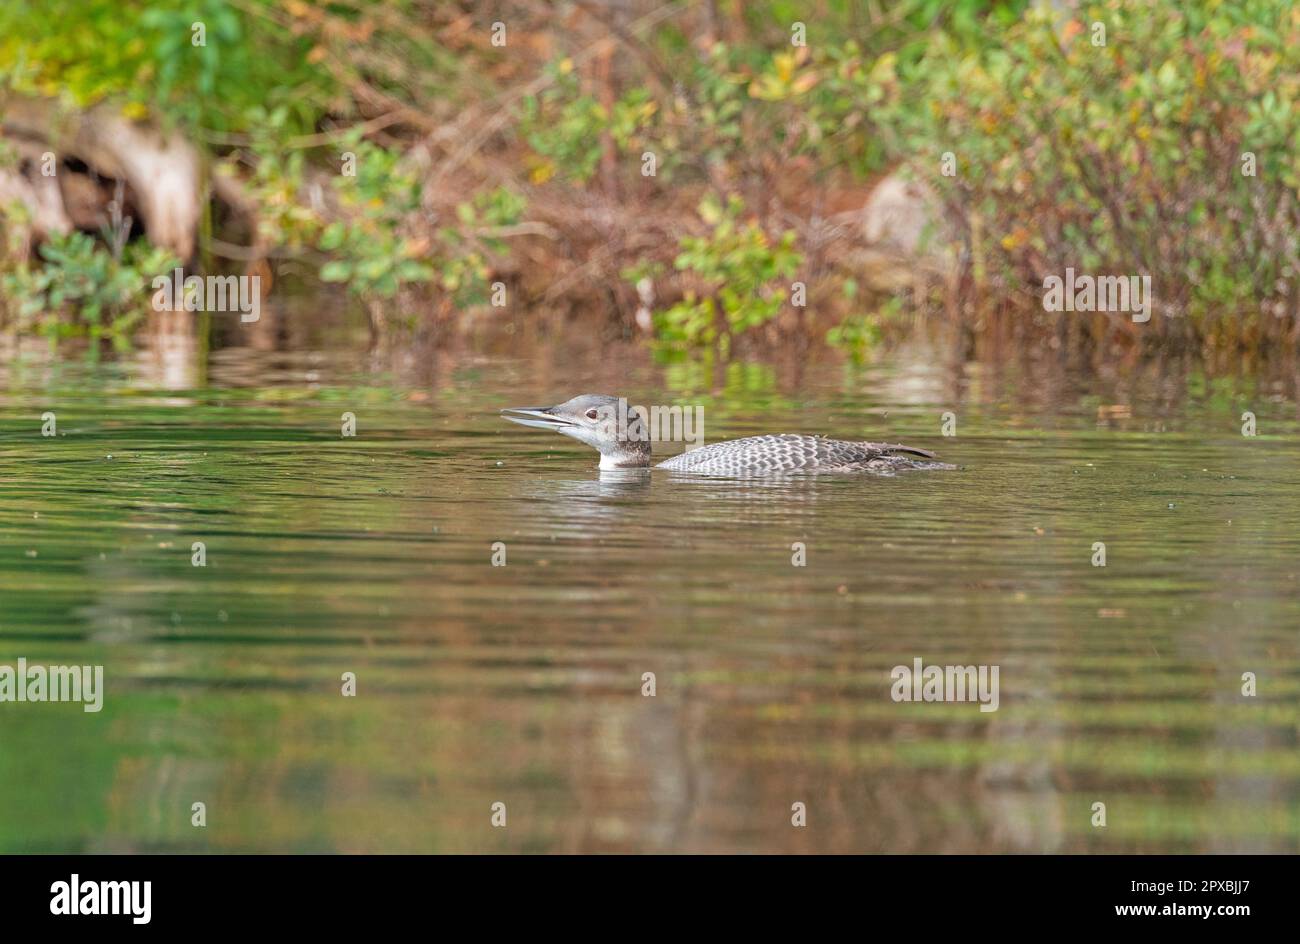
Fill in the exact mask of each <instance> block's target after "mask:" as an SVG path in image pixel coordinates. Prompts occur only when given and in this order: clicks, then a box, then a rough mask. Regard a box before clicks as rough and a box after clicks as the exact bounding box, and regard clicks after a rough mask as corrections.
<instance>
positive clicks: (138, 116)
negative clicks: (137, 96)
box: [122, 102, 149, 121]
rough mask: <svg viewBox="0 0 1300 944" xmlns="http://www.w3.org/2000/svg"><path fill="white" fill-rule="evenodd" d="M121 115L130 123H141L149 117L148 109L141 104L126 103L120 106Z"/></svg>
mask: <svg viewBox="0 0 1300 944" xmlns="http://www.w3.org/2000/svg"><path fill="white" fill-rule="evenodd" d="M122 114H123V115H124V116H126V117H127V118H130V119H131V120H132V121H143V120H144V119H146V118H148V117H149V109H148V107H146V106H145V105H144V104H143V103H142V102H127V103H126V104H125V105H123V106H122Z"/></svg>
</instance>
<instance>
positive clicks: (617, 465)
mask: <svg viewBox="0 0 1300 944" xmlns="http://www.w3.org/2000/svg"><path fill="white" fill-rule="evenodd" d="M600 468H601V469H602V470H604V471H606V472H608V471H610V470H611V469H648V468H650V444H649V443H648V442H640V441H638V440H624V441H622V442H620V443H619V444H618V446H617V447H616V448H614V449H611V450H610V451H609V452H603V451H602V452H601V454H600Z"/></svg>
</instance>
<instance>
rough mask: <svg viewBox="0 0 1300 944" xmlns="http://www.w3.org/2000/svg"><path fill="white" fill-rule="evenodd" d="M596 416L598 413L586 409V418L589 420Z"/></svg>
mask: <svg viewBox="0 0 1300 944" xmlns="http://www.w3.org/2000/svg"><path fill="white" fill-rule="evenodd" d="M598 416H600V414H599V413H597V412H596V411H595V410H588V411H587V419H589V420H594V419H595V418H596V417H598Z"/></svg>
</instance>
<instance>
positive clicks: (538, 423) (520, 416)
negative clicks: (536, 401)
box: [501, 406, 573, 429]
mask: <svg viewBox="0 0 1300 944" xmlns="http://www.w3.org/2000/svg"><path fill="white" fill-rule="evenodd" d="M554 409H555V407H551V406H545V407H508V408H506V409H504V410H502V411H501V415H502V416H503V417H505V418H506V419H508V420H509V421H510V422H512V423H518V424H519V425H520V426H532V427H534V428H536V429H561V428H563V427H565V426H572V425H573V424H572V423H570V422H569V421H568V420H566V419H564V418H562V417H559V416H556V415H555V413H554V412H552V411H553V410H554Z"/></svg>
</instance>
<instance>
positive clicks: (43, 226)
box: [0, 97, 203, 260]
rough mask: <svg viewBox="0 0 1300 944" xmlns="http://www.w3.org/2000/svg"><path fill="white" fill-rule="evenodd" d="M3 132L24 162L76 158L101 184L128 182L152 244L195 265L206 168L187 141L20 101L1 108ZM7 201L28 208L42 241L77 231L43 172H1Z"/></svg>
mask: <svg viewBox="0 0 1300 944" xmlns="http://www.w3.org/2000/svg"><path fill="white" fill-rule="evenodd" d="M0 132H2V133H3V135H4V137H5V138H6V139H7V140H8V141H9V142H11V143H12V144H13V145H15V146H16V147H18V148H19V151H20V154H23V155H24V156H28V155H30V154H32V152H33V151H35V152H36V153H37V154H40V153H43V152H52V153H54V154H55V155H57V156H58V158H59V159H64V158H68V157H75V158H76V159H77V160H79V161H81V162H82V163H84V164H85V165H86V166H87V167H89V168H91V169H92V170H93V171H95V172H96V173H97V174H99V175H101V176H103V177H108V178H113V179H116V180H123V181H125V182H126V184H127V185H128V186H129V187H130V190H131V195H132V198H133V203H134V204H135V206H136V207H137V209H138V210H139V213H140V216H141V218H142V221H143V223H144V227H145V232H146V233H147V234H148V236H149V240H150V241H151V242H152V243H153V244H154V245H156V246H163V247H166V248H168V249H170V250H171V251H172V252H174V253H176V255H178V256H179V257H180V258H181V259H182V260H188V259H190V258H192V257H193V255H194V248H195V240H196V235H197V232H198V223H199V217H200V213H201V211H202V201H203V190H202V180H203V175H202V161H201V158H200V155H199V152H198V151H197V150H196V149H195V148H194V146H193V145H191V144H190V143H189V142H188V141H186V140H185V139H184V138H182V137H180V136H179V135H177V134H175V133H167V132H164V131H161V130H160V129H158V128H155V127H153V126H152V125H148V124H141V123H138V122H134V121H131V120H130V119H128V118H126V117H125V116H123V115H122V114H120V113H119V112H118V111H116V110H115V109H112V108H108V107H104V106H97V107H94V108H91V109H89V110H88V111H85V112H74V113H68V112H67V111H65V110H64V109H61V108H60V107H59V106H58V104H57V103H56V102H54V101H53V100H48V99H33V98H20V97H11V98H7V99H4V100H0ZM28 163H29V164H30V163H31V162H30V161H29V162H28ZM36 163H39V161H37V162H36ZM24 181H25V182H26V185H27V187H26V188H24ZM41 181H49V182H50V183H41ZM51 186H53V189H51ZM6 195H7V196H8V197H9V198H10V199H16V200H18V201H20V202H22V203H23V204H24V205H26V206H27V207H28V208H29V210H30V211H31V215H32V216H33V219H34V225H33V229H34V230H35V231H36V234H37V235H47V234H50V233H59V232H66V231H67V230H68V229H69V228H71V226H72V223H73V221H72V219H71V217H70V215H69V213H68V209H67V207H66V204H65V203H64V196H63V193H62V192H61V191H60V189H59V187H58V185H57V182H54V181H53V179H52V178H44V177H42V176H41V174H40V168H39V166H38V167H35V168H30V167H29V172H28V173H26V174H23V173H16V172H14V171H12V170H9V171H0V201H3V200H4V199H5V196H6ZM56 196H57V201H55V197H56ZM55 202H57V209H55ZM38 214H39V217H40V218H39V220H37V219H36V218H37V216H38Z"/></svg>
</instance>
